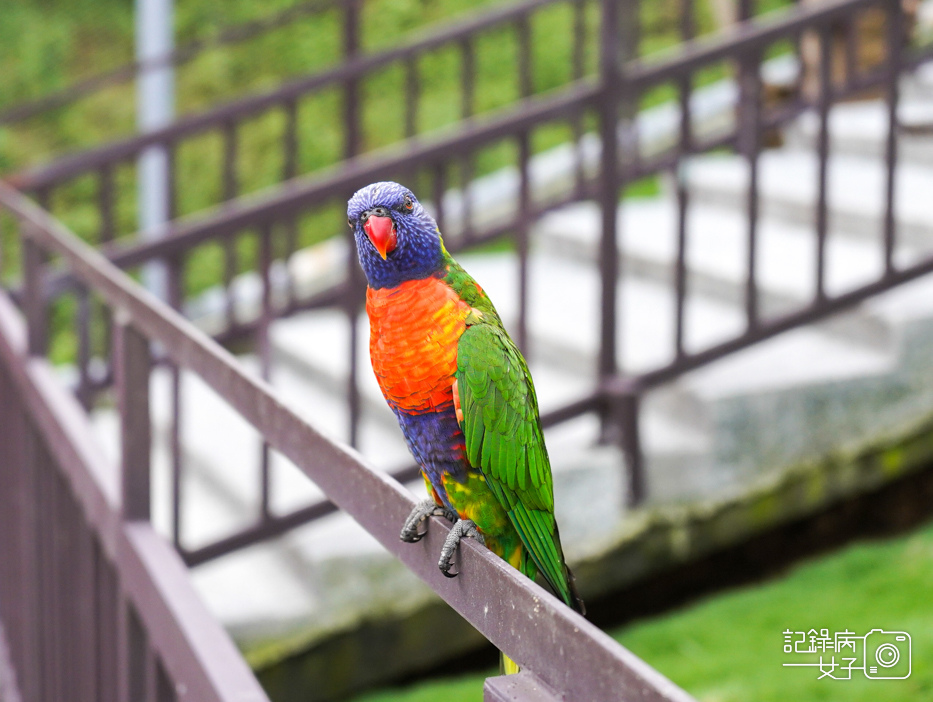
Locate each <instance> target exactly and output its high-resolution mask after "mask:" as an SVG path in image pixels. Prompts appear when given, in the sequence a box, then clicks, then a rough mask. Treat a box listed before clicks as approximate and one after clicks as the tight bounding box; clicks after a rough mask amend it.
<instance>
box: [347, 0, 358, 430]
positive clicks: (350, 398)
mask: <svg viewBox="0 0 933 702" xmlns="http://www.w3.org/2000/svg"><path fill="white" fill-rule="evenodd" d="M345 8H346V9H345V15H344V58H345V60H347V61H349V60H351V59H352V58H354V57H355V56H356V55H357V54H358V53H359V50H360V28H359V24H360V16H359V15H360V12H359V0H349V2H347V4H346V5H345ZM344 95H345V99H344V124H345V125H346V130H347V132H346V134H347V138H346V143H345V148H344V157H345V158H353V157H354V156H356V155H357V153H358V152H359V149H360V114H359V113H360V110H359V83H358V81H355V80H352V79H351V80H349V81H347V82H346V83H344ZM353 245H354V244H353V241H352V239H351V240H350V241H349V250H350V251H352V250H353ZM358 269H359V266H358V265H357V263H356V261H355V260H353V256H349V257H348V259H347V283H348V285H349V287H348V290H347V298H346V301H345V307H344V309H345V312H346V315H347V323H348V327H349V329H348V333H349V345H350V365H349V370H348V373H347V413H348V422H349V427H348V432H347V439H348V442H349V443H350V445H351V446H354V447H355V446H356V444H357V438H358V437H357V435H358V432H359V421H360V394H359V387H358V383H357V367H356V366H357V362H356V355H357V354H356V350H357V342H358V340H357V336H358V335H357V330H356V303H355V298H354V295H355V290H356V289H357V287H356V285H358V284H360V283H361V280H360V274H359V272H358Z"/></svg>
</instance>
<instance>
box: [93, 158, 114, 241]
mask: <svg viewBox="0 0 933 702" xmlns="http://www.w3.org/2000/svg"><path fill="white" fill-rule="evenodd" d="M97 210H98V212H99V213H100V233H99V234H98V239H99V241H100V243H101V244H107V243H109V242H111V241H113V238H114V236H115V234H116V229H117V228H116V223H115V220H114V209H113V167H112V166H111V165H110V164H109V163H108V164H104V165H103V166H101V167H100V169H99V170H98V172H97Z"/></svg>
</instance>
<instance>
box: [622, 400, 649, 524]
mask: <svg viewBox="0 0 933 702" xmlns="http://www.w3.org/2000/svg"><path fill="white" fill-rule="evenodd" d="M640 405H641V393H640V391H639V388H638V387H637V386H636V385H635V384H630V385H629V387H626V388H625V390H624V391H623V392H622V393H621V394H620V395H619V397H617V398H616V400H615V411H616V412H617V413H618V417H617V418H616V421H617V422H618V425H619V428H620V436H619V438H620V443H621V447H622V453H623V455H624V456H625V462H626V467H627V468H628V473H627V477H628V484H627V485H626V497H627V503H628V506H629V507H636V506H638V505H640V504H642V503H643V502H644V501H645V497H646V496H647V485H646V481H645V468H644V458H643V456H642V451H641V432H640V427H639V413H640Z"/></svg>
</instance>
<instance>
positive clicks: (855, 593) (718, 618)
mask: <svg viewBox="0 0 933 702" xmlns="http://www.w3.org/2000/svg"><path fill="white" fill-rule="evenodd" d="M931 595H933V525H928V526H926V527H924V528H922V529H920V530H919V531H917V532H915V533H913V534H910V535H907V536H902V537H898V538H892V539H889V540H884V541H877V542H867V543H858V544H855V545H852V546H849V547H847V548H845V549H843V550H841V551H839V552H837V553H835V554H832V555H829V556H825V557H823V558H820V559H818V560H815V561H809V562H806V563H804V564H802V565H799V566H797V567H795V568H794V569H793V570H791V571H790V572H789V573H787V574H786V575H784V576H783V577H780V578H778V579H775V580H772V581H769V582H767V583H764V584H761V585H757V586H753V587H744V588H741V589H737V590H734V591H729V592H726V593H724V594H720V595H717V596H714V597H710V598H708V599H705V600H703V601H701V602H698V603H696V604H693V605H691V606H688V607H685V608H683V609H680V610H678V611H675V612H672V613H670V614H668V615H665V616H662V617H658V618H655V619H651V620H648V621H643V622H638V623H636V624H633V625H631V626H627V627H625V628H622V629H619V630H617V631H613V632H611V633H612V635H613V636H614V637H615V638H616V639H617V640H618V641H620V642H621V643H622V644H623V645H625V646H626V647H627V648H629V649H630V650H631V651H633V652H634V653H635V654H637V655H638V656H640V657H641V658H643V659H644V660H646V661H647V662H648V663H650V664H651V665H652V666H654V667H655V668H657V669H658V670H659V671H661V672H662V673H664V674H665V675H667V676H668V677H669V678H671V679H672V680H673V681H675V682H676V683H678V684H679V685H680V686H681V687H683V688H684V689H686V690H687V691H688V692H690V693H691V694H693V695H695V696H696V697H697V699H699V700H700V701H701V702H790V701H793V702H810V701H813V702H816V701H824V700H825V701H830V700H832V701H837V700H838V701H842V702H901V701H903V702H915V701H919V700H929V699H933V596H931ZM788 628H789V629H791V630H792V631H798V630H809V629H811V628H815V629H821V628H828V629H829V630H830V631H831V632H833V631H842V630H844V629H846V628H847V629H848V630H849V631H854V632H855V633H856V634H859V635H862V634H865V633H867V632H868V631H870V630H871V629H874V628H882V629H886V630H894V631H906V632H908V633H909V634H910V635H911V638H912V652H913V656H912V658H913V671H912V674H911V676H910V678H909V679H907V680H867V679H865V677H864V675H863V674H862V673H861V671H855V675H854V678H853V679H852V680H850V681H835V680H828V679H826V680H817V679H816V678H817V677H818V673H816V672H814V671H815V669H813V668H785V667H783V666H782V665H781V664H782V663H784V662H793V661H794V660H799V659H795V658H794V656H793V655H789V654H784V653H783V651H782V646H783V636H782V632H783V631H784V630H785V629H788ZM837 660H838V659H837ZM492 674H494V671H488V672H487V673H486V674H484V675H480V674H476V675H470V676H464V677H461V678H453V679H449V680H436V681H431V682H426V683H421V684H417V685H413V686H411V687H408V688H405V689H390V690H383V691H380V692H376V693H373V694H370V695H365V696H362V697H359V698H357V699H356V700H355V702H427V701H428V700H440V699H442V700H444V701H445V702H480V700H482V684H483V679H484V678H485V677H486V676H487V675H492Z"/></svg>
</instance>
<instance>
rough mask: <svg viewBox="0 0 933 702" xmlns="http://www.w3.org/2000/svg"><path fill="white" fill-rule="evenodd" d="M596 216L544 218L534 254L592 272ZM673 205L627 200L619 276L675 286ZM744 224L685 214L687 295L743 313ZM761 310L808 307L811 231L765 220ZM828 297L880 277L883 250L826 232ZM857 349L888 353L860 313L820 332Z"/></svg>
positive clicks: (707, 213) (723, 211) (737, 216)
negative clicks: (569, 261)
mask: <svg viewBox="0 0 933 702" xmlns="http://www.w3.org/2000/svg"><path fill="white" fill-rule="evenodd" d="M600 216H601V215H600V210H599V207H598V206H597V205H596V204H595V203H591V202H586V203H579V204H574V205H570V206H568V207H565V208H563V209H561V210H559V211H556V212H553V213H550V214H548V215H547V216H545V217H544V218H543V219H542V220H541V221H540V222H539V223H538V224H537V225H536V226H535V228H534V236H535V239H534V241H535V244H536V246H537V247H539V249H540V250H542V251H545V252H548V253H550V254H553V255H555V256H558V257H561V258H569V259H572V260H577V261H581V262H588V263H589V264H590V265H594V266H595V262H596V261H597V259H598V255H599V253H598V252H599V237H600V232H601V223H600ZM677 221H678V215H677V204H676V201H675V200H674V198H673V197H671V196H669V195H667V196H664V197H660V198H645V199H633V200H627V201H626V202H625V204H624V206H623V207H620V208H619V219H618V222H619V225H618V226H619V232H620V234H619V236H620V246H619V248H620V254H619V260H620V265H621V267H622V270H623V273H624V274H627V275H630V276H636V277H638V278H643V279H648V280H652V281H655V282H657V283H659V284H662V285H667V286H673V282H674V279H675V270H676V256H677ZM746 222H747V219H746V217H745V216H744V215H743V214H741V213H739V212H737V211H735V210H734V209H730V208H727V207H723V206H718V205H702V204H698V205H695V206H691V207H690V208H689V210H688V219H687V251H686V261H685V263H686V266H687V294H688V296H690V297H694V296H700V297H704V298H709V299H712V300H717V301H719V302H724V303H726V304H728V305H732V306H739V307H741V306H743V305H744V301H745V295H746V275H747V274H746V267H747V261H746V258H747V253H746V252H747V248H748V243H747V239H748V235H747V223H746ZM758 246H759V248H758V251H759V258H758V261H759V263H758V266H757V274H758V284H759V305H760V309H761V312H762V315H763V316H764V317H765V318H767V317H769V316H773V315H778V314H785V313H788V312H790V311H793V310H795V309H799V308H800V307H801V306H803V305H805V304H809V302H810V300H812V297H813V295H814V290H815V288H816V255H815V243H814V234H813V232H812V229H810V228H808V227H805V226H802V225H795V224H792V223H786V222H781V221H778V220H774V219H766V220H763V221H762V222H761V224H760V226H759V231H758ZM826 264H827V268H826V273H825V275H826V290H827V292H828V293H829V294H830V295H838V294H841V293H844V292H847V291H849V290H851V289H853V288H855V287H858V286H859V285H863V284H865V283H867V282H869V281H871V280H873V279H875V278H877V276H879V275H880V274H881V272H882V268H883V256H882V252H881V250H880V249H879V248H878V247H876V246H872V245H870V244H869V243H867V242H864V241H858V240H853V239H852V238H849V237H845V236H844V235H842V234H841V233H839V232H835V231H834V232H830V235H829V238H828V242H827V260H826ZM820 328H821V329H823V330H824V331H826V332H828V333H830V334H837V335H839V336H841V337H842V338H846V339H851V340H852V341H855V342H856V343H859V344H867V345H871V346H879V345H880V346H882V347H884V346H886V345H887V344H889V343H890V339H889V333H888V332H889V330H888V327H887V325H885V324H884V323H883V322H882V321H881V320H879V319H878V318H877V317H876V316H873V315H871V314H869V313H867V311H865V310H863V309H859V310H856V311H855V312H853V313H849V314H846V315H841V316H839V317H837V318H834V319H833V320H831V321H830V322H827V323H824V324H822V325H820Z"/></svg>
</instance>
